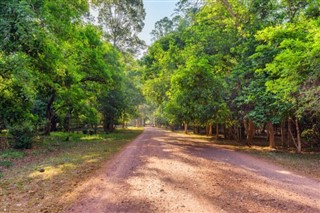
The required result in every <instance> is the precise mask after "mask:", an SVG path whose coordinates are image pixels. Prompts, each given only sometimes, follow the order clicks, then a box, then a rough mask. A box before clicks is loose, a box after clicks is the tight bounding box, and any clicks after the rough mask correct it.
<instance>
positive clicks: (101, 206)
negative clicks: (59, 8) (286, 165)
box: [62, 128, 320, 213]
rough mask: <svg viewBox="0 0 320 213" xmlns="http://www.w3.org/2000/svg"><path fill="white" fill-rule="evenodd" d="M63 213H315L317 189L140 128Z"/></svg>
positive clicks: (240, 156)
mask: <svg viewBox="0 0 320 213" xmlns="http://www.w3.org/2000/svg"><path fill="white" fill-rule="evenodd" d="M62 199H73V200H74V203H73V204H72V205H71V206H69V207H68V208H67V209H65V212H77V213H79V212H95V213H99V212H148V213H149V212H159V213H160V212H161V213H162V212H174V213H176V212H183V213H184V212H196V213H200V212H320V182H319V181H317V180H313V179H308V178H306V177H302V176H299V175H296V174H294V173H292V172H290V171H287V170H286V169H283V168H281V167H278V166H275V165H272V164H270V163H267V162H265V161H262V160H259V159H257V158H255V157H252V156H249V155H247V154H244V153H239V152H236V151H231V150H226V149H221V148H218V147H216V146H215V145H213V144H210V143H208V142H206V141H204V140H201V139H199V138H198V139H197V138H196V137H192V136H187V135H182V134H177V133H172V132H168V131H165V130H162V129H157V128H145V131H144V133H143V134H142V135H140V136H139V137H138V138H137V139H136V140H134V141H133V142H132V143H130V144H129V145H128V146H127V147H126V148H125V149H124V150H123V151H121V152H120V153H119V154H117V155H116V156H115V157H114V158H113V159H112V160H111V161H109V162H107V163H106V164H105V165H104V166H103V168H101V170H99V171H98V172H97V174H96V175H95V177H93V178H92V179H90V180H88V181H86V182H85V183H84V184H83V185H81V186H80V187H78V188H76V189H75V190H74V192H72V193H70V195H68V197H66V198H62Z"/></svg>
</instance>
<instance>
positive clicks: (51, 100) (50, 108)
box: [44, 92, 55, 135]
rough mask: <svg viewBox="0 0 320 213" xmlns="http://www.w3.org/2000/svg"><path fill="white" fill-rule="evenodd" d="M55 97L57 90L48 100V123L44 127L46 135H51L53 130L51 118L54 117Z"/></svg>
mask: <svg viewBox="0 0 320 213" xmlns="http://www.w3.org/2000/svg"><path fill="white" fill-rule="evenodd" d="M54 99H55V92H53V94H52V95H51V97H50V98H49V100H48V103H47V108H46V125H45V128H44V134H45V135H50V132H51V119H52V117H53V110H52V105H53V102H54Z"/></svg>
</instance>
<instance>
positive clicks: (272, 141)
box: [268, 122, 276, 148]
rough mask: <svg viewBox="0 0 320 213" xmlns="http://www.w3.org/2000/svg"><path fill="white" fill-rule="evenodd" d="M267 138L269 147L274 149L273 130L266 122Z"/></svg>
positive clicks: (270, 123)
mask: <svg viewBox="0 0 320 213" xmlns="http://www.w3.org/2000/svg"><path fill="white" fill-rule="evenodd" d="M268 136H269V147H270V148H275V147H276V143H275V138H274V128H273V124H272V122H268Z"/></svg>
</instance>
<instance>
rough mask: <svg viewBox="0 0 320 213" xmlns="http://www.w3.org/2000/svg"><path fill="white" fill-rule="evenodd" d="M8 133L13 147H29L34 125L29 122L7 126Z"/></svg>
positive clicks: (30, 146) (31, 141)
mask: <svg viewBox="0 0 320 213" xmlns="http://www.w3.org/2000/svg"><path fill="white" fill-rule="evenodd" d="M9 135H10V136H11V137H12V139H13V148H16V149H30V148H32V143H33V136H34V126H33V124H32V123H31V122H23V123H20V124H18V125H14V126H9Z"/></svg>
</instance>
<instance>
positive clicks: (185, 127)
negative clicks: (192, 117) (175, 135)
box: [183, 122, 188, 134]
mask: <svg viewBox="0 0 320 213" xmlns="http://www.w3.org/2000/svg"><path fill="white" fill-rule="evenodd" d="M183 124H184V134H188V124H187V123H186V122H184V123H183Z"/></svg>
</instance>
